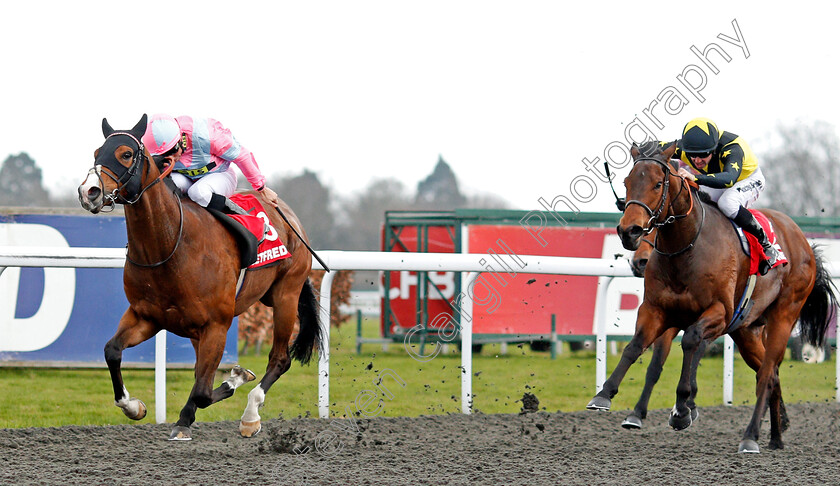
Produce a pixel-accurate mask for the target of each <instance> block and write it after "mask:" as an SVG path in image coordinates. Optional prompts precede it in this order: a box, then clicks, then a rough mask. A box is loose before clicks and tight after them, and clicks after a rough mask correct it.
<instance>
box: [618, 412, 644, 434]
mask: <svg viewBox="0 0 840 486" xmlns="http://www.w3.org/2000/svg"><path fill="white" fill-rule="evenodd" d="M621 426H622V427H624V428H625V429H632V430H637V429H641V428H642V419H640V418H639V417H637V416H635V415H633V414H630V415H628V416H627V418H626V419H624V422H621Z"/></svg>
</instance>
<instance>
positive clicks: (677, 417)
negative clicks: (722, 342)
mask: <svg viewBox="0 0 840 486" xmlns="http://www.w3.org/2000/svg"><path fill="white" fill-rule="evenodd" d="M725 318H726V308H725V307H724V306H723V304H721V303H716V304H714V305H712V306H711V307H709V308H708V309H706V311H705V312H703V314H701V315H700V318H699V319H698V320H697V322H695V323H694V324H692V325H691V326H689V327H688V328H687V329H686V330H685V332H684V333H683V338H682V348H683V366H682V371H681V372H680V381H679V383H678V384H677V401H676V404H675V405H674V409H673V410H672V411H671V417H670V418H669V419H668V423H669V424H670V425H671V427H673V428H674V429H676V430H682V429H685V428H686V427H688V426H689V425H691V422H692V416H691V415H692V414H691V409H692V408H695V406H694V396H696V395H697V366H698V364H699V363H700V358H702V357H703V352H704V351H705V345H704V344H703V341H704V340H705V339H708V338H713V337H717V335H718V334H719V333H720V332H722V330H723V329H725V327H724V326H725Z"/></svg>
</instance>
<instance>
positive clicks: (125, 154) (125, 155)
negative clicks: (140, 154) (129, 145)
mask: <svg viewBox="0 0 840 486" xmlns="http://www.w3.org/2000/svg"><path fill="white" fill-rule="evenodd" d="M131 155H132V154H131V152H123V154H122V158H124V159H125V160H131Z"/></svg>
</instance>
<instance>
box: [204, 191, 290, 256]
mask: <svg viewBox="0 0 840 486" xmlns="http://www.w3.org/2000/svg"><path fill="white" fill-rule="evenodd" d="M230 200H231V201H233V202H235V203H236V204H238V205H239V206H240V207H241V208H242V209H244V210H245V211H246V212H247V213H248V216H244V215H241V214H224V213H222V212H220V211H216V210H214V209H209V208H208V211H210V212H211V213H213V215H214V216H216V218H217V219H218V220H219V221H220V222H221V223H222V224H224V225H225V226H226V227H227V228H228V229H229V230H230V231H231V232H232V233H233V235H234V236H235V238H236V244H237V246H238V247H239V259H240V265H241V268H246V267H247V268H248V269H252V268H260V267H267V266H271V265H276V264H278V263H280V260H284V259H286V258H289V257H291V256H292V254H291V253H289V250H288V249H287V248H286V245H284V244H283V242H282V241H280V235H278V234H277V230H276V229H274V226H272V225H271V221H270V220H269V219H268V215H266V213H265V209H264V208H263V206H262V204H260V202H259V201H258V200H257V198H256V197H255V196H254V195H252V194H234V195H232V196H231V197H230Z"/></svg>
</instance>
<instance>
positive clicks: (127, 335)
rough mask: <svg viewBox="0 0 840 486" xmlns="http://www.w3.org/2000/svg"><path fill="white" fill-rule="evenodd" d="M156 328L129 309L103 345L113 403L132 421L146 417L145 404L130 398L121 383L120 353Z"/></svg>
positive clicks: (152, 332) (140, 341)
mask: <svg viewBox="0 0 840 486" xmlns="http://www.w3.org/2000/svg"><path fill="white" fill-rule="evenodd" d="M157 331H158V329H157V327H156V326H155V325H154V324H152V323H151V322H149V321H146V320H143V319H140V318H139V317H138V316H137V314H136V313H135V312H134V311H133V310H131V308H129V309H128V310H126V311H125V313H124V314H123V316H122V318H121V319H120V324H119V326H118V327H117V333H116V334H114V337H112V338H111V339H110V340H109V341H108V343H107V344H105V362H106V363H107V364H108V371H109V372H110V373H111V383H112V384H113V385H114V402H115V404H116V406H118V407H120V408H121V409H122V411H123V413H124V414H125V415H126V417H128V418H130V419H132V420H141V419H142V418H143V417H145V416H146V404H145V403H143V401H142V400H140V399H137V398H132V397H131V396H130V395H129V394H128V390H127V389H126V388H125V384H124V383H123V378H122V371H121V369H120V365H121V364H122V352H123V350H125V349H126V348H130V347H132V346H137V345H138V344H140V343H142V342H143V341H145V340H147V339H149V338H150V337H152V336H154V335H155V334H156V333H157Z"/></svg>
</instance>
